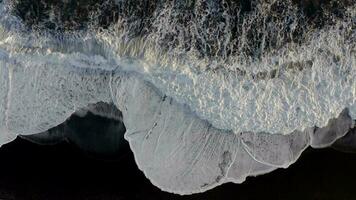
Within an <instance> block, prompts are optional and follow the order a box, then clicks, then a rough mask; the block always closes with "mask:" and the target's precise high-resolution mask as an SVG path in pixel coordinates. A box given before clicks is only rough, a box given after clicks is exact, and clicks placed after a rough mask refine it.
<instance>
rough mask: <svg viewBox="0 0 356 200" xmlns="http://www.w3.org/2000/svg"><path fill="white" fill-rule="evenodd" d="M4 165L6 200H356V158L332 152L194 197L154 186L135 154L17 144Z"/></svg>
mask: <svg viewBox="0 0 356 200" xmlns="http://www.w3.org/2000/svg"><path fill="white" fill-rule="evenodd" d="M0 160H1V165H0V171H1V172H0V199H19V200H20V199H26V200H31V199H35V200H42V199H44V200H52V199H65V200H68V199H90V200H94V199H105V200H111V199H130V200H131V199H144V200H149V199H152V200H159V199H204V200H210V199H217V200H220V199H239V200H244V199H263V200H266V199H274V200H277V199H281V200H282V199H283V200H286V199H288V200H290V199H297V200H305V199H335V200H343V199H346V200H351V199H356V188H355V187H354V186H355V185H356V170H355V169H356V154H347V153H341V152H337V151H335V150H332V149H325V150H312V149H309V150H307V151H306V152H305V153H303V155H302V157H301V159H299V160H298V162H297V163H296V164H294V165H292V166H291V167H290V168H288V169H279V170H276V171H275V172H272V173H270V174H267V175H263V176H260V177H258V178H249V179H248V180H247V181H246V182H245V183H243V184H240V185H237V184H225V185H223V186H220V187H217V188H215V189H213V190H211V191H208V192H206V193H204V194H196V195H191V196H178V195H173V194H169V193H166V192H162V191H160V190H159V189H158V188H156V187H154V186H153V185H151V184H150V182H149V180H147V179H146V178H145V176H144V175H143V173H142V172H140V171H139V170H138V169H137V167H136V164H135V162H134V158H133V155H132V153H131V152H128V153H127V154H126V156H124V157H122V158H121V159H120V160H119V161H115V162H113V161H112V162H108V161H102V160H97V159H93V158H90V157H88V156H86V155H84V154H83V153H82V152H81V151H79V150H78V149H76V148H75V147H73V146H72V145H69V144H66V143H62V144H59V145H55V146H38V145H36V144H32V143H30V142H27V141H25V140H22V139H17V140H16V141H14V142H12V143H10V144H7V145H4V146H3V147H2V148H0Z"/></svg>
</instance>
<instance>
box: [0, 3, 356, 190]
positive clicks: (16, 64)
mask: <svg viewBox="0 0 356 200" xmlns="http://www.w3.org/2000/svg"><path fill="white" fill-rule="evenodd" d="M199 2H200V1H199ZM267 5H268V4H267ZM11 9H12V6H11V1H9V0H4V1H3V2H2V3H0V84H1V85H0V88H1V91H0V130H2V129H4V130H5V129H6V131H3V132H1V131H0V132H1V135H2V137H0V143H1V144H4V143H5V142H9V141H10V139H9V138H12V139H14V137H15V136H16V135H17V134H36V133H40V132H44V131H46V130H48V129H50V128H52V127H54V126H56V125H58V124H61V123H63V122H64V120H65V119H67V118H68V117H69V116H70V115H71V114H73V113H74V112H75V111H77V110H79V109H80V108H83V107H85V106H87V105H88V104H90V103H96V102H99V101H102V102H108V103H111V102H113V103H114V104H115V105H116V106H117V107H118V108H119V109H120V110H121V111H122V113H123V118H124V119H123V120H124V123H125V126H126V127H127V133H126V136H125V137H126V139H127V140H128V141H129V142H130V146H131V148H132V149H133V151H134V153H135V157H136V161H137V163H138V165H139V167H140V168H141V169H142V170H143V171H144V172H145V174H146V175H147V176H148V177H149V178H150V179H151V181H152V182H153V183H154V184H155V185H157V186H159V187H160V188H162V189H164V190H167V191H171V192H176V193H180V194H188V193H194V192H202V191H205V190H207V189H210V188H213V187H215V186H216V185H219V184H222V183H224V182H228V181H232V182H242V181H243V180H244V179H245V178H246V177H247V176H248V175H258V174H261V173H265V172H268V171H271V170H273V169H275V168H277V167H288V166H289V165H290V164H291V163H293V162H295V160H296V159H297V158H298V157H299V155H300V153H301V152H302V151H303V150H304V149H305V148H306V147H307V146H308V145H309V144H310V141H309V132H307V131H306V132H303V131H304V130H308V128H310V127H313V126H318V127H324V126H326V125H327V123H328V120H329V119H332V118H336V117H337V116H338V115H339V114H340V113H341V112H342V110H344V109H345V108H348V109H349V114H350V115H351V118H352V119H356V81H355V80H356V57H355V52H356V51H355V50H356V49H355V48H356V47H355V44H356V42H355V38H356V32H355V29H354V28H355V27H354V24H355V17H356V15H355V13H356V9H355V6H353V7H351V8H349V10H348V11H347V13H346V14H345V15H347V17H346V18H345V19H344V20H339V21H337V22H336V24H335V25H333V26H326V27H324V28H323V29H320V30H316V31H314V32H311V33H310V35H309V37H308V39H306V41H305V42H304V43H302V44H300V45H296V44H290V45H286V46H283V47H281V48H279V49H276V50H274V51H272V52H267V51H266V53H265V54H262V56H261V57H260V59H257V60H247V57H245V56H240V55H234V56H222V58H221V57H218V56H211V57H210V58H209V59H208V58H207V57H204V56H203V57H202V56H199V55H198V54H199V52H198V50H197V49H190V50H187V51H183V50H182V49H183V48H182V45H183V44H184V43H186V42H187V41H185V40H184V37H180V34H179V32H180V31H183V32H184V31H191V32H194V34H198V35H199V34H200V33H199V31H202V30H201V29H202V27H200V26H203V24H204V20H206V19H204V18H202V19H201V20H202V21H197V22H196V23H192V24H189V25H187V27H184V30H183V27H179V26H178V25H177V22H176V21H175V20H176V19H175V18H174V16H175V15H174V10H172V7H170V6H169V5H166V7H164V8H162V10H161V11H160V12H159V13H156V18H154V19H155V20H154V21H153V27H152V28H153V29H154V30H155V31H153V32H151V33H149V34H147V35H145V36H144V37H143V36H142V37H134V38H130V37H129V34H130V32H129V30H127V29H126V28H127V24H125V23H126V22H125V21H120V20H119V21H118V22H117V23H114V24H113V25H112V26H111V27H110V28H109V29H107V30H100V31H99V30H96V29H90V30H89V31H78V32H72V33H66V34H62V35H58V34H57V35H53V34H50V33H47V32H45V31H43V32H38V31H30V30H28V28H27V27H26V26H25V25H24V24H23V23H22V21H21V20H20V19H19V18H18V17H16V16H14V15H13V14H12V13H11ZM261 9H262V8H261ZM267 10H268V9H267ZM256 12H257V11H256ZM259 12H262V11H261V10H259ZM172 13H173V14H172ZM262 13H263V14H266V15H267V13H268V12H267V11H263V12H262ZM257 14H261V13H258V12H257V13H256V14H255V15H252V16H253V17H255V18H256V17H258V16H257ZM290 14H291V16H293V15H292V14H293V12H291V13H290ZM262 17H264V16H262ZM294 17H296V16H294ZM246 23H247V24H246ZM246 23H245V24H244V25H245V26H246V27H248V25H249V24H248V22H246ZM281 25H283V24H281ZM221 26H222V27H223V28H222V29H221V31H222V32H223V33H225V35H224V37H221V38H215V39H216V40H217V41H218V44H219V45H218V46H220V47H221V48H222V49H224V51H222V52H227V51H228V50H229V47H228V43H229V42H231V41H229V39H228V38H229V37H228V35H229V34H228V31H229V27H228V26H226V25H221ZM173 30H176V31H178V34H177V35H178V36H177V38H175V39H176V40H177V43H174V44H172V45H171V47H172V48H171V49H166V48H163V47H162V46H160V45H158V44H159V43H161V42H162V41H163V40H164V38H165V37H166V36H167V35H169V34H171V32H172V31H173ZM281 30H282V31H285V29H283V28H282V29H281ZM281 30H279V31H281ZM271 31H278V30H275V29H273V28H272V29H271V30H269V29H268V28H266V35H268V34H267V32H271ZM214 34H217V33H215V32H214V33H212V35H211V36H210V35H209V36H206V37H205V38H207V37H213V35H214ZM245 39H246V40H247V38H245ZM190 42H192V41H190ZM245 42H246V41H245ZM241 45H242V46H243V44H241ZM223 54H224V53H223ZM224 55H225V54H224ZM243 59H246V60H243ZM273 70H276V74H277V75H276V76H275V77H274V78H271V77H268V76H267V78H255V77H256V76H257V74H261V73H262V74H263V73H267V74H270V73H272V71H273ZM240 71H243V73H239V72H240ZM167 96H168V97H167ZM166 98H167V99H166ZM246 132H247V133H246ZM10 133H11V134H10ZM240 133H243V134H240ZM271 134H275V135H273V136H272V135H271ZM281 134H284V136H283V135H281ZM341 136H343V135H342V133H340V134H337V136H335V138H333V140H336V139H337V138H339V137H341ZM200 142H202V143H201V145H197V144H200ZM328 144H329V143H328ZM177 162H179V164H180V165H179V166H178V163H177ZM170 166H177V168H172V167H170ZM162 173H163V174H165V175H164V176H162Z"/></svg>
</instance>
